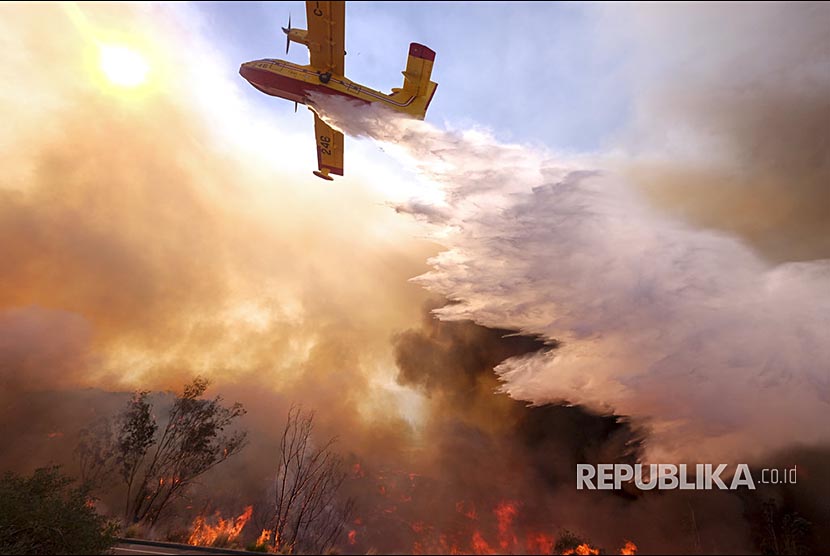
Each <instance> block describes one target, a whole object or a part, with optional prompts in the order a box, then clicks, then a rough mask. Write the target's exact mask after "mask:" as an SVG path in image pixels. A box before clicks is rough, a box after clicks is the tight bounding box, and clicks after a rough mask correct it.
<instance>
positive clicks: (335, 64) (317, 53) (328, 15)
mask: <svg viewBox="0 0 830 556" xmlns="http://www.w3.org/2000/svg"><path fill="white" fill-rule="evenodd" d="M305 11H306V22H307V23H308V35H307V37H308V52H309V56H310V57H311V65H312V66H313V67H314V68H316V69H318V70H320V71H321V72H327V71H328V72H331V73H334V74H337V75H344V74H345V69H344V66H345V60H344V59H345V57H346V3H345V2H342V1H341V2H316V1H313V2H306V3H305Z"/></svg>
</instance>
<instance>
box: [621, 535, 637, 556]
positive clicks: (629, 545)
mask: <svg viewBox="0 0 830 556" xmlns="http://www.w3.org/2000/svg"><path fill="white" fill-rule="evenodd" d="M620 554H628V555H629V556H633V555H634V554H637V545H636V544H634V543H633V542H631V541H629V540H628V539H626V541H625V546H623V547H622V548H621V549H620Z"/></svg>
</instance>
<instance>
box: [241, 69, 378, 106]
mask: <svg viewBox="0 0 830 556" xmlns="http://www.w3.org/2000/svg"><path fill="white" fill-rule="evenodd" d="M239 74H240V75H241V76H242V77H244V78H245V79H246V80H247V81H248V83H250V84H251V85H253V86H254V87H255V88H256V89H257V90H259V91H261V92H263V93H265V94H266V95H271V96H274V97H280V98H284V99H286V100H290V101H292V102H299V103H302V104H307V102H306V100H307V99H308V95H309V93H312V92H314V93H321V94H324V95H336V96H342V97H346V98H350V99H354V100H357V101H360V102H364V103H366V104H369V101H367V100H364V99H362V98H358V97H355V96H352V95H350V94H348V93H344V92H341V91H338V90H336V89H332V88H330V87H326V86H325V85H323V84H322V83H319V84H318V83H308V82H306V81H303V80H302V79H294V78H292V77H287V76H285V75H281V74H279V73H274V72H272V71H268V70H264V69H260V68H252V67H246V66H242V67H241V68H239Z"/></svg>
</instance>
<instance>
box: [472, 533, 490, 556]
mask: <svg viewBox="0 0 830 556" xmlns="http://www.w3.org/2000/svg"><path fill="white" fill-rule="evenodd" d="M495 553H496V551H495V550H493V549H492V548H491V547H490V545H489V544H487V541H485V540H484V537H482V536H481V533H479V532H478V531H476V532H475V533H473V554H495Z"/></svg>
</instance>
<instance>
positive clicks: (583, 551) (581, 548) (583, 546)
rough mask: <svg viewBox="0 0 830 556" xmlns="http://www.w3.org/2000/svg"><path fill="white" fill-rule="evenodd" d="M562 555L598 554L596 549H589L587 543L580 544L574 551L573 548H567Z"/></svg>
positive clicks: (583, 555) (584, 555) (581, 555)
mask: <svg viewBox="0 0 830 556" xmlns="http://www.w3.org/2000/svg"><path fill="white" fill-rule="evenodd" d="M562 554H576V555H577V556H588V555H589V554H599V550H598V549H596V548H591V546H590V545H589V544H587V543H585V544H580V545H579V546H577V547H576V550H574V549H573V548H569V549H568V550H566V551H565V552H563V553H562Z"/></svg>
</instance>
